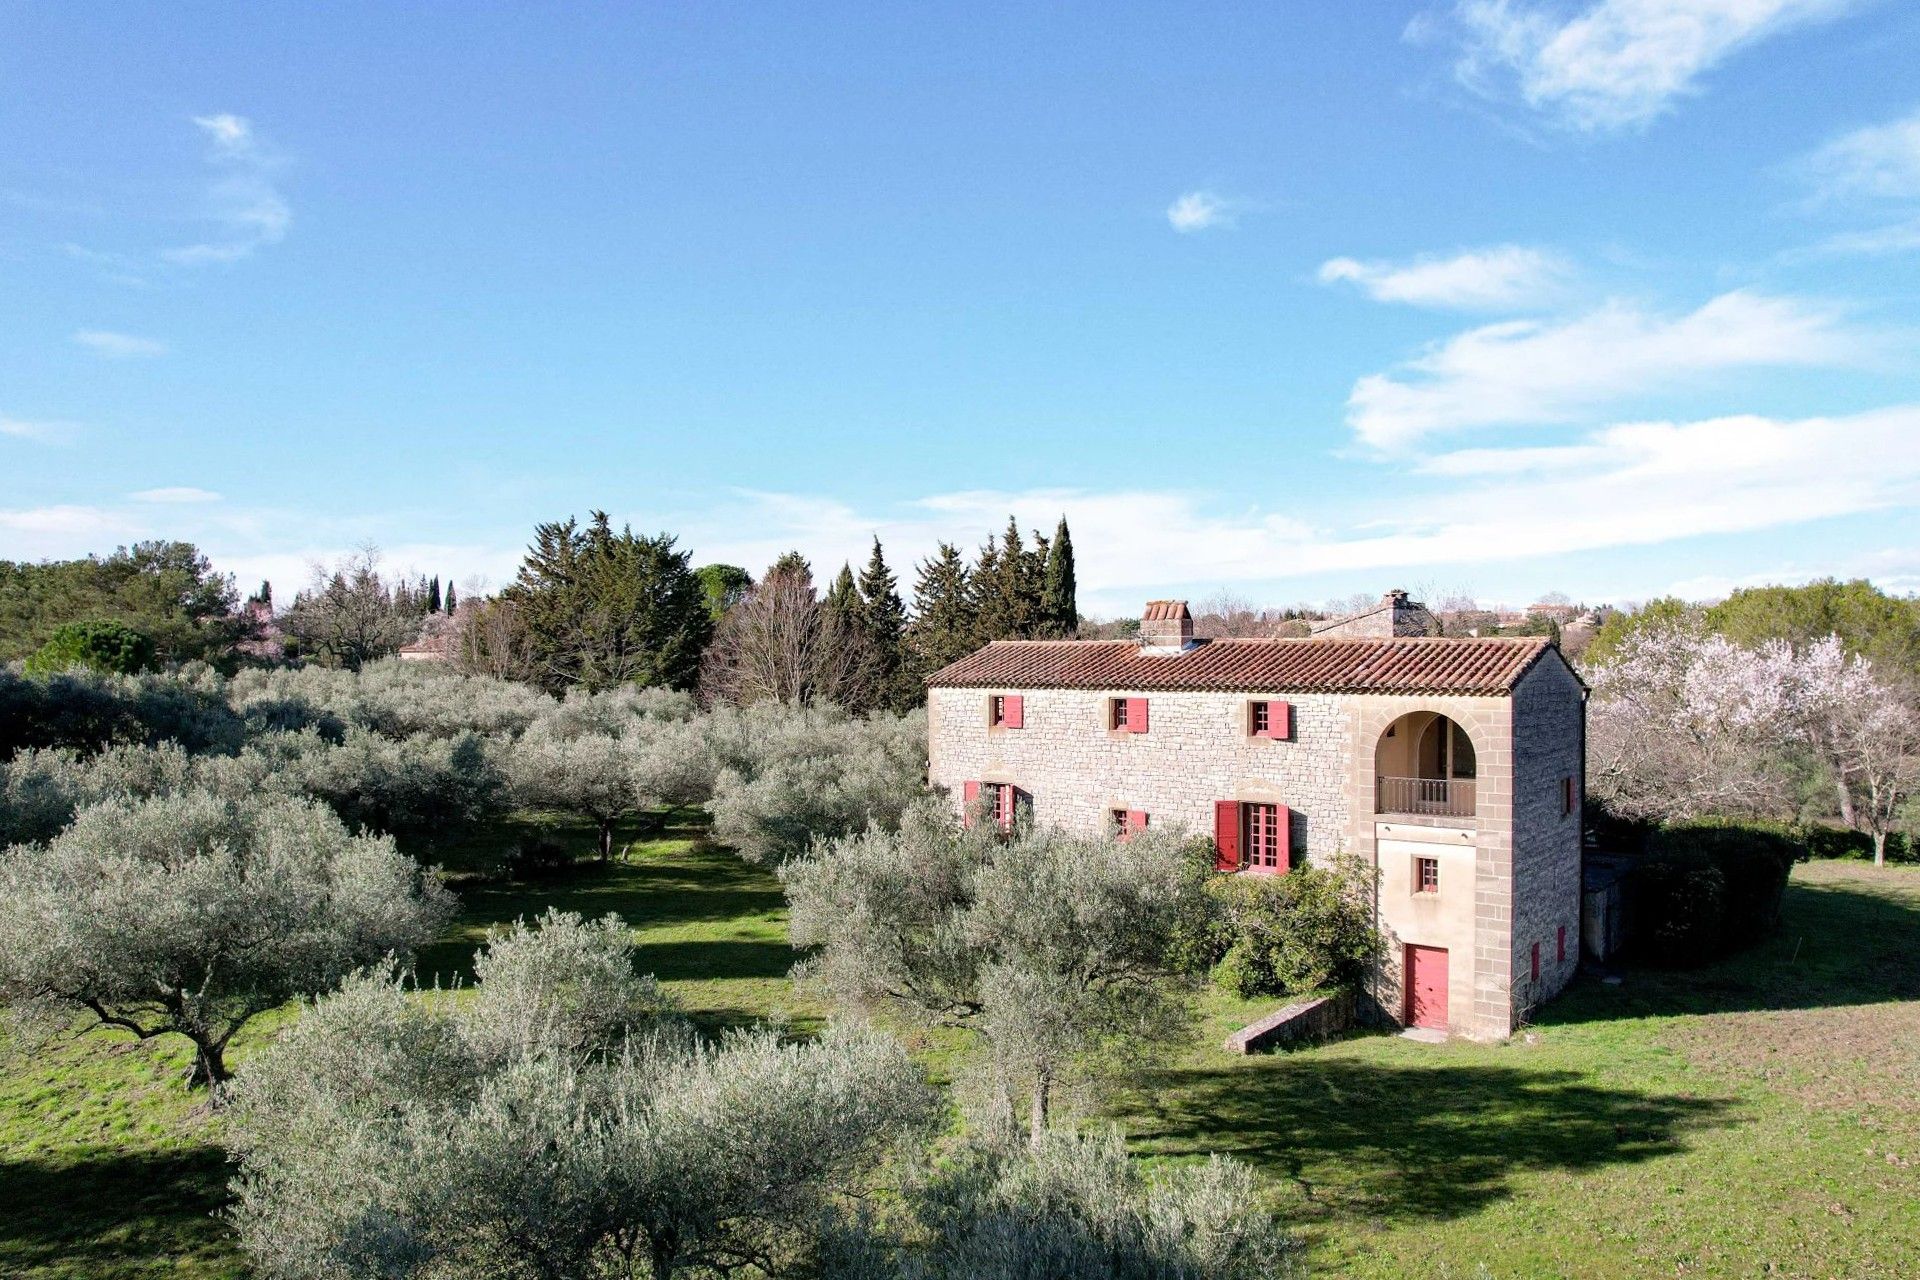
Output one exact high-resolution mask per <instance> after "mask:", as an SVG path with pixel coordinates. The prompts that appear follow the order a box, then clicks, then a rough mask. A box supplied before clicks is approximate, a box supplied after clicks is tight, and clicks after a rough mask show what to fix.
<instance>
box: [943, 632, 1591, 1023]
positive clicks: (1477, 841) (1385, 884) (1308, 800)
mask: <svg viewBox="0 0 1920 1280" xmlns="http://www.w3.org/2000/svg"><path fill="white" fill-rule="evenodd" d="M1056 643H1057V642H1056ZM1293 643H1298V644H1316V645H1317V644H1319V643H1320V642H1319V641H1298V642H1293ZM1403 643H1415V644H1420V643H1425V644H1433V645H1445V644H1458V643H1470V642H1455V641H1411V642H1403ZM1487 643H1493V642H1487ZM1183 660H1184V659H1175V661H1183ZM996 695H999V696H1006V695H1014V696H1017V697H1018V698H1019V699H1020V708H1021V711H1020V716H1019V721H1020V727H1018V728H1012V727H1005V726H1002V725H995V724H993V723H991V720H992V706H993V698H994V697H995V696H996ZM1116 698H1140V699H1144V700H1145V702H1146V706H1147V714H1148V729H1147V731H1146V732H1144V733H1130V732H1126V731H1124V730H1115V729H1113V728H1111V727H1110V726H1111V724H1112V703H1113V701H1114V700H1115V699H1116ZM1269 699H1272V700H1284V701H1285V702H1287V703H1288V704H1289V705H1290V707H1291V716H1292V726H1291V732H1290V734H1289V735H1288V736H1287V737H1286V738H1284V739H1279V740H1273V739H1266V738H1260V737H1255V736H1254V735H1253V733H1252V723H1251V704H1252V703H1253V702H1255V701H1256V700H1269ZM1436 716H1444V717H1446V718H1447V719H1448V720H1451V721H1452V722H1453V724H1454V725H1457V726H1459V728H1460V730H1461V731H1463V732H1464V734H1465V736H1466V738H1467V739H1468V740H1469V742H1470V743H1471V756H1472V759H1473V764H1472V766H1471V769H1472V781H1471V784H1470V787H1471V796H1472V799H1471V802H1470V806H1469V812H1468V813H1466V814H1465V815H1452V816H1449V815H1445V814H1432V813H1407V812H1379V809H1381V808H1382V807H1387V808H1392V807H1395V806H1392V805H1386V806H1383V805H1381V804H1378V803H1376V799H1377V797H1378V796H1379V795H1380V793H1379V792H1378V791H1377V789H1376V788H1377V786H1378V779H1379V778H1380V777H1382V776H1388V777H1407V776H1415V777H1417V776H1422V775H1421V774H1420V773H1418V772H1415V771H1414V769H1415V766H1414V763H1413V762H1412V756H1411V754H1410V753H1411V752H1412V751H1413V747H1412V746H1411V745H1410V739H1412V738H1413V737H1414V736H1415V735H1416V734H1417V733H1418V732H1420V730H1421V726H1423V725H1432V724H1435V723H1436V721H1435V717H1436ZM1390 728H1392V729H1393V730H1394V732H1393V733H1391V734H1390V733H1389V729H1390ZM928 733H929V757H930V774H931V777H932V780H933V781H934V782H935V783H936V784H938V785H941V786H944V787H946V788H948V790H949V791H950V792H951V794H952V795H953V797H954V801H955V804H956V805H958V804H959V803H960V800H961V797H962V795H963V794H964V788H965V785H966V784H967V783H968V782H981V783H1006V784H1011V785H1013V786H1015V787H1017V788H1019V789H1020V791H1022V792H1024V793H1025V794H1026V796H1027V797H1028V799H1029V801H1030V803H1031V806H1032V816H1033V820H1034V821H1035V822H1036V823H1039V824H1042V825H1052V826H1058V827H1062V828H1066V829H1069V830H1074V831H1080V832H1086V833H1100V832H1106V831H1109V830H1111V829H1112V826H1111V824H1112V820H1113V819H1112V815H1113V811H1114V810H1130V811H1141V812H1144V813H1146V814H1147V819H1148V823H1149V825H1150V826H1152V827H1154V828H1166V827H1175V828H1182V829H1185V830H1187V831H1190V832H1193V833H1195V834H1199V835H1207V836H1210V835H1212V834H1213V821H1214V806H1215V804H1216V802H1219V801H1223V800H1234V801H1242V802H1265V803H1276V804H1281V805H1284V806H1286V808H1287V809H1288V810H1289V812H1290V815H1291V816H1290V823H1289V834H1290V840H1291V845H1292V849H1291V853H1292V861H1293V863H1294V864H1296V865H1298V864H1299V863H1300V862H1302V861H1306V862H1315V861H1322V860H1325V859H1328V858H1330V857H1332V856H1333V855H1334V854H1335V853H1336V852H1339V851H1348V852H1351V853H1353V854H1356V855H1357V856H1358V857H1359V858H1360V860H1361V861H1362V862H1363V863H1364V864H1366V865H1367V866H1369V867H1370V868H1371V869H1373V870H1374V872H1375V874H1376V884H1377V891H1376V892H1377V902H1376V905H1377V909H1378V921H1379V925H1380V927H1381V929H1382V931H1383V933H1384V934H1385V935H1386V936H1387V939H1388V954H1387V958H1386V960H1385V961H1384V962H1383V963H1382V965H1381V966H1380V969H1379V971H1378V973H1377V974H1376V975H1375V978H1374V981H1373V983H1372V986H1371V989H1370V990H1369V991H1368V992H1367V993H1366V994H1367V995H1368V996H1369V997H1370V1001H1369V1003H1370V1004H1371V1005H1372V1009H1371V1012H1372V1013H1373V1014H1374V1015H1375V1016H1378V1017H1384V1018H1385V1019H1387V1020H1390V1021H1398V1020H1400V1019H1402V1018H1403V1017H1405V1016H1406V1014H1407V1010H1408V1007H1409V1006H1408V1001H1407V996H1406V991H1405V987H1404V975H1403V973H1402V968H1403V964H1402V958H1403V957H1404V956H1405V955H1406V954H1407V950H1406V949H1407V947H1409V946H1418V947H1423V948H1437V949H1444V950H1445V952H1446V956H1447V976H1446V983H1445V989H1446V1005H1447V1015H1446V1024H1447V1029H1448V1030H1449V1031H1451V1032H1453V1033H1455V1034H1460V1035H1467V1036H1474V1037H1478V1038H1497V1037H1501V1036H1505V1035H1508V1034H1510V1033H1511V1032H1512V1030H1513V1028H1514V1027H1515V1026H1516V1025H1517V1024H1518V1023H1519V1021H1520V1020H1522V1019H1523V1018H1524V1017H1525V1016H1526V1013H1527V1011H1528V1010H1529V1009H1531V1008H1532V1007H1533V1006H1534V1005H1537V1004H1538V1003H1539V1002H1541V1001H1543V1000H1545V999H1548V998H1549V997H1551V996H1552V995H1554V994H1555V993H1557V992H1558V991H1559V990H1560V988H1561V987H1562V986H1564V985H1565V983H1566V981H1567V979H1568V978H1569V977H1570V976H1571V975H1572V973H1573V970H1574V968H1575V966H1576V965H1577V963H1578V959H1579V950H1580V947H1579V932H1580V918H1579V910H1580V856H1581V852H1580V795H1579V786H1580V782H1579V779H1580V778H1581V776H1582V767H1583V761H1584V752H1585V688H1584V686H1582V685H1581V684H1580V682H1579V680H1578V678H1577V677H1575V676H1574V674H1573V672H1572V670H1571V669H1570V668H1569V667H1568V666H1567V665H1566V663H1565V661H1564V660H1563V659H1561V658H1560V656H1559V654H1558V652H1557V651H1556V650H1552V649H1547V650H1544V651H1543V656H1542V657H1540V658H1539V659H1538V660H1536V661H1534V662H1533V663H1532V665H1531V666H1529V667H1527V668H1526V669H1525V671H1524V672H1523V673H1522V674H1521V675H1520V676H1519V677H1518V679H1517V680H1516V681H1515V682H1514V683H1513V686H1512V689H1511V692H1510V693H1508V694H1506V695H1503V696H1490V695H1483V696H1471V697H1469V696H1457V695H1433V694H1420V695H1411V694H1409V695H1405V696H1402V695H1396V694H1389V693H1364V694H1362V693H1325V692H1297V691H1290V690H1288V689H1285V688H1277V689H1261V688H1250V689H1247V690H1245V691H1243V692H1232V693H1227V692H1217V691H1208V690H1194V689H1185V690H1168V689H1164V688H1159V689H1144V690H1143V689H1126V688H1113V689H1096V688H1031V687H1029V688H1021V687H1018V685H1015V684H1009V685H1008V686H1005V687H991V686H989V687H947V686H943V685H942V684H941V683H940V681H939V680H938V679H937V678H936V680H935V681H934V683H933V687H931V688H930V689H929V691H928ZM1462 751H1463V754H1464V748H1462ZM1569 780H1571V786H1572V788H1573V792H1572V795H1571V801H1572V803H1571V805H1570V806H1569V804H1568V793H1567V791H1566V788H1567V787H1568V785H1569ZM1400 807H1414V808H1417V807H1420V806H1417V805H1414V806H1400ZM1421 859H1431V860H1433V862H1434V863H1437V865H1438V881H1439V883H1438V888H1437V889H1423V887H1422V886H1421V885H1420V884H1419V883H1418V876H1419V867H1420V860H1421ZM1562 929H1564V930H1565V936H1564V950H1563V948H1562V937H1561V933H1560V930H1562ZM1536 944H1537V945H1538V946H1539V948H1540V974H1539V978H1538V979H1537V980H1536V979H1535V978H1534V977H1533V968H1532V965H1533V954H1534V952H1533V949H1534V946H1535V945H1536Z"/></svg>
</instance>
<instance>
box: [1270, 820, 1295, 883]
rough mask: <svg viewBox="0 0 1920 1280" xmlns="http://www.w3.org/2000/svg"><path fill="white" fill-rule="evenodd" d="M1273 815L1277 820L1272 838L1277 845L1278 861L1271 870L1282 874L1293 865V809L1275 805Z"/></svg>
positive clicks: (1276, 873)
mask: <svg viewBox="0 0 1920 1280" xmlns="http://www.w3.org/2000/svg"><path fill="white" fill-rule="evenodd" d="M1274 816H1275V818H1276V819H1277V821H1278V829H1277V830H1276V831H1275V832H1274V839H1275V841H1276V843H1277V844H1278V846H1279V850H1278V851H1279V854H1280V861H1279V863H1278V864H1277V865H1275V867H1274V869H1273V871H1274V874H1275V875H1281V876H1283V875H1285V874H1287V872H1288V871H1289V870H1291V869H1292V867H1293V830H1292V818H1293V810H1291V809H1289V808H1287V806H1285V805H1283V804H1280V805H1275V806H1274Z"/></svg>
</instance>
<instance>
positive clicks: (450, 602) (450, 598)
mask: <svg viewBox="0 0 1920 1280" xmlns="http://www.w3.org/2000/svg"><path fill="white" fill-rule="evenodd" d="M453 609H454V600H453V583H452V582H451V581H449V582H448V583H447V612H448V613H452V612H453Z"/></svg>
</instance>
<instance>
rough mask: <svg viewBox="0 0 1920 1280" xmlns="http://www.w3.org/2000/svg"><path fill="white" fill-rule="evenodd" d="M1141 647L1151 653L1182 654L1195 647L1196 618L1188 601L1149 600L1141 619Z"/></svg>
mask: <svg viewBox="0 0 1920 1280" xmlns="http://www.w3.org/2000/svg"><path fill="white" fill-rule="evenodd" d="M1140 647H1141V648H1142V649H1143V650H1145V651H1146V652H1148V653H1182V652H1184V651H1186V650H1187V649H1190V648H1192V647H1193V615H1192V614H1191V613H1188V612H1187V602H1186V601H1185V600H1149V601H1147V611H1146V612H1145V613H1143V614H1141V615H1140Z"/></svg>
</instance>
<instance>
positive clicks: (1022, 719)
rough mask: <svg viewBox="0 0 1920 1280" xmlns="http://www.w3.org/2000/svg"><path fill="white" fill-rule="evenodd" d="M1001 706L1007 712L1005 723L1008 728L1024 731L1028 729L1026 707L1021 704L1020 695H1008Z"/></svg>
mask: <svg viewBox="0 0 1920 1280" xmlns="http://www.w3.org/2000/svg"><path fill="white" fill-rule="evenodd" d="M1000 705H1001V706H1002V707H1003V708H1005V710H1006V716H1005V719H1004V721H1003V723H1004V724H1005V725H1006V726H1007V728H1009V729H1024V728H1026V727H1027V721H1026V708H1025V705H1024V704H1023V703H1022V702H1021V700H1020V695H1019V694H1016V693H1010V694H1008V695H1007V696H1006V699H1005V700H1004V701H1003V702H1001V704H1000Z"/></svg>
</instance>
